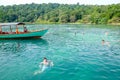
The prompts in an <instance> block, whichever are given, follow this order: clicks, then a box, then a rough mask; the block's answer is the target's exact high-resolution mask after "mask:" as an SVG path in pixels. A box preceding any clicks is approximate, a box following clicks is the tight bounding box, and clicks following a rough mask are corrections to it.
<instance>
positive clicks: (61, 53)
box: [0, 24, 120, 80]
mask: <svg viewBox="0 0 120 80" xmlns="http://www.w3.org/2000/svg"><path fill="white" fill-rule="evenodd" d="M37 26H41V27H48V28H49V31H48V32H47V33H46V34H45V35H44V36H43V37H42V39H27V40H0V80H120V26H109V25H70V24H69V25H67V24H64V25H37ZM106 31H107V32H108V35H105V32H106ZM102 39H104V40H105V41H108V42H109V43H110V46H108V45H104V46H103V45H101V40H102ZM43 57H47V58H48V59H49V60H51V61H53V63H54V66H53V67H51V68H49V69H47V70H45V71H44V72H42V73H40V74H37V75H34V72H35V71H36V70H39V63H40V62H41V61H42V60H43Z"/></svg>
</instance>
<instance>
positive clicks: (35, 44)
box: [0, 38, 48, 54]
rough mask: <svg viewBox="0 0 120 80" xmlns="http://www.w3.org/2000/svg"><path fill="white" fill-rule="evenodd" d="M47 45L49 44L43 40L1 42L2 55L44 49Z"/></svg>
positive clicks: (0, 51) (0, 50)
mask: <svg viewBox="0 0 120 80" xmlns="http://www.w3.org/2000/svg"><path fill="white" fill-rule="evenodd" d="M47 45H48V42H47V41H46V40H44V39H42V38H38V39H17V40H16V39H13V40H0V54H1V53H3V54H7V53H8V54H10V53H18V52H19V53H20V52H24V51H26V50H29V49H34V48H42V47H45V46H47Z"/></svg>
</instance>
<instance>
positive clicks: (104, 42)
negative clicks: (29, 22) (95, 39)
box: [102, 40, 110, 46]
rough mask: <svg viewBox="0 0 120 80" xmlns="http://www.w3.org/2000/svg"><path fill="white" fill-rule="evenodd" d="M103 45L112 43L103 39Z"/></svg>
mask: <svg viewBox="0 0 120 80" xmlns="http://www.w3.org/2000/svg"><path fill="white" fill-rule="evenodd" d="M102 45H107V46H110V43H109V42H106V41H105V40H102Z"/></svg>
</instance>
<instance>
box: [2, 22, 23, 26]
mask: <svg viewBox="0 0 120 80" xmlns="http://www.w3.org/2000/svg"><path fill="white" fill-rule="evenodd" d="M16 25H25V23H23V22H18V23H0V26H16Z"/></svg>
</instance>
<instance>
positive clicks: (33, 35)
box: [0, 29, 48, 39]
mask: <svg viewBox="0 0 120 80" xmlns="http://www.w3.org/2000/svg"><path fill="white" fill-rule="evenodd" d="M47 31H48V29H44V30H40V31H34V32H27V33H19V34H0V39H12V38H13V39H14V38H38V37H42V36H43V35H44V34H45V33H46V32H47Z"/></svg>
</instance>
